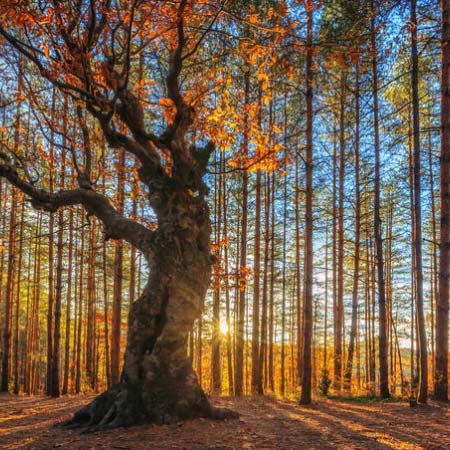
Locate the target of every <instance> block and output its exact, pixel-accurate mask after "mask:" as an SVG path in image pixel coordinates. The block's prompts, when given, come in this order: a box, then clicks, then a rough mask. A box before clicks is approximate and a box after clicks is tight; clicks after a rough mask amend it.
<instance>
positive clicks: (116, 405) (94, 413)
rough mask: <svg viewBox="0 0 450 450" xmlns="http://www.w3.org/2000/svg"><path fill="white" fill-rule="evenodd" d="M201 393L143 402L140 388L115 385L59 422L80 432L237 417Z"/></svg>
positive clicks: (237, 415) (233, 412)
mask: <svg viewBox="0 0 450 450" xmlns="http://www.w3.org/2000/svg"><path fill="white" fill-rule="evenodd" d="M201 394H202V395H201V396H200V398H198V399H197V401H196V402H194V403H192V404H191V403H188V402H186V401H185V400H183V399H182V400H180V401H178V402H176V403H174V402H173V401H172V402H168V401H167V400H166V399H163V398H160V400H159V401H158V400H157V399H155V398H154V399H153V401H151V402H144V401H143V399H142V395H141V391H140V390H138V389H136V388H133V387H130V386H129V385H126V384H119V385H116V386H113V387H112V388H110V389H109V390H108V391H106V392H104V393H103V394H101V395H99V396H98V397H96V398H95V399H94V400H93V401H92V402H91V403H90V404H89V405H87V406H85V407H83V408H81V409H80V410H79V411H77V412H76V413H75V414H74V416H73V417H72V418H71V419H69V420H67V421H66V422H63V423H62V424H61V425H62V426H65V427H67V428H82V429H83V430H82V433H93V432H97V431H102V430H107V429H113V428H119V427H129V426H132V425H137V424H139V423H156V424H163V423H165V424H167V423H176V422H178V421H179V420H184V419H193V418H196V417H204V418H207V419H213V420H225V419H238V418H239V414H238V413H237V412H235V411H232V410H230V409H227V408H217V407H213V406H211V404H210V403H209V401H208V400H207V398H206V396H205V395H204V394H203V392H202V393H201Z"/></svg>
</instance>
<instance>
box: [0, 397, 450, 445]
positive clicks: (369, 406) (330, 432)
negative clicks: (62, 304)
mask: <svg viewBox="0 0 450 450" xmlns="http://www.w3.org/2000/svg"><path fill="white" fill-rule="evenodd" d="M91 399H92V395H87V396H86V395H85V396H64V397H61V398H59V399H50V398H48V397H39V396H38V397H17V396H13V395H5V394H1V395H0V449H2V450H3V449H55V448H60V449H86V450H87V449H97V448H98V449H122V450H128V449H130V450H131V449H136V450H140V449H155V450H169V449H170V450H172V449H178V450H206V449H207V450H234V449H248V450H251V449H254V450H269V449H270V450H282V449H286V450H287V449H289V450H291V449H292V450H294V449H295V450H309V449H320V450H326V449H345V450H351V449H352V450H356V449H369V450H372V449H380V450H381V449H426V450H431V449H433V450H438V449H439V450H444V449H450V410H449V409H448V406H446V407H443V406H440V405H437V404H435V403H430V404H429V405H426V406H418V407H416V408H410V407H409V406H408V404H407V403H406V402H381V401H364V402H362V401H349V400H343V399H332V400H317V401H315V402H314V403H313V404H312V405H310V406H298V405H297V404H296V403H294V402H290V401H280V400H274V399H272V398H269V397H255V398H243V399H226V398H221V399H218V400H216V401H215V404H218V405H220V406H226V407H229V408H233V409H235V410H237V411H238V412H239V413H240V414H241V418H240V419H239V420H229V421H224V422H217V421H211V420H204V419H197V420H191V421H185V422H180V423H178V424H173V425H140V426H136V427H132V428H127V429H125V428H120V429H116V430H111V431H105V432H101V433H94V434H80V431H79V430H67V429H64V428H61V427H54V426H53V425H54V424H55V423H57V422H59V421H62V420H64V419H67V418H69V417H70V415H71V414H72V413H73V412H74V411H75V410H76V409H77V408H79V407H80V406H81V405H83V404H85V403H86V402H88V401H89V400H91Z"/></svg>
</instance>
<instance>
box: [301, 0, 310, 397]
mask: <svg viewBox="0 0 450 450" xmlns="http://www.w3.org/2000/svg"><path fill="white" fill-rule="evenodd" d="M306 9H307V14H308V20H307V22H308V25H307V26H308V31H307V50H306V155H305V164H306V195H305V280H304V304H303V358H302V392H301V397H300V404H302V405H307V404H309V403H311V373H312V367H311V347H312V329H313V320H312V319H313V317H312V306H313V305H312V303H313V298H312V284H313V241H312V240H313V2H312V1H311V0H310V1H308V2H307V5H306Z"/></svg>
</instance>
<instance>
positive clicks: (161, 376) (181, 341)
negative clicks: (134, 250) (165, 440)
mask: <svg viewBox="0 0 450 450" xmlns="http://www.w3.org/2000/svg"><path fill="white" fill-rule="evenodd" d="M153 197H154V198H153V202H152V203H157V204H155V205H154V209H155V210H156V211H157V214H158V218H159V221H158V222H159V223H158V225H159V226H158V229H157V231H155V232H154V235H153V237H152V242H151V243H150V247H151V249H152V250H151V254H149V255H146V257H147V259H148V263H149V266H150V279H149V281H148V283H147V286H146V287H145V288H144V291H143V293H142V295H141V296H140V298H139V299H138V300H136V301H135V302H134V303H133V305H132V306H131V309H130V315H129V319H128V343H127V349H126V352H125V362H124V368H123V371H122V375H121V378H120V382H119V383H118V384H116V385H114V386H113V387H111V388H110V389H109V390H108V391H106V392H105V393H103V394H101V395H100V396H99V397H97V398H96V399H95V400H94V401H93V402H92V403H91V404H90V405H88V406H87V407H85V408H83V409H82V410H80V411H79V412H77V413H76V414H75V416H74V418H73V419H72V420H71V421H70V422H69V424H81V425H87V426H92V427H94V428H95V429H101V428H110V427H117V426H128V425H133V424H135V423H138V422H143V421H150V422H155V423H167V422H171V421H173V420H178V419H179V418H190V417H199V416H200V417H211V418H217V419H221V418H233V417H237V414H235V413H233V412H231V411H228V410H223V409H217V408H213V407H212V406H211V405H210V403H209V401H208V399H207V398H206V396H205V394H204V392H203V390H202V388H201V386H200V384H199V382H198V379H197V376H196V374H195V372H194V370H193V368H192V364H191V361H190V359H189V357H188V355H187V354H186V345H187V339H188V335H189V332H190V331H191V330H192V326H193V323H194V320H195V319H197V318H198V317H199V316H200V313H201V311H202V305H203V301H204V297H205V294H206V290H207V289H208V286H209V282H210V275H211V264H212V258H211V254H210V251H209V246H208V244H209V237H210V223H209V212H208V206H207V203H206V201H205V200H204V199H203V198H202V196H199V197H192V196H190V195H189V194H188V193H186V192H182V191H176V190H175V189H174V190H172V191H171V192H170V193H167V194H166V193H159V194H158V198H156V195H154V196H153ZM163 197H164V198H163Z"/></svg>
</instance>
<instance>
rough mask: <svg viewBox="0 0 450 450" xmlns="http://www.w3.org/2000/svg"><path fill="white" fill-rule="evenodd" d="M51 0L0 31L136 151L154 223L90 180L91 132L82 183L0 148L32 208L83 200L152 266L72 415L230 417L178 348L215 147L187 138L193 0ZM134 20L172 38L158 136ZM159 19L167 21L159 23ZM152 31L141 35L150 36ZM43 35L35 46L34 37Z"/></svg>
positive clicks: (191, 308) (205, 267)
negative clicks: (114, 374)
mask: <svg viewBox="0 0 450 450" xmlns="http://www.w3.org/2000/svg"><path fill="white" fill-rule="evenodd" d="M49 5H51V6H48V7H46V8H45V9H43V10H41V9H39V8H38V7H37V6H34V4H23V5H21V6H20V7H17V8H15V9H13V8H12V6H10V8H9V9H8V11H7V15H8V17H10V18H11V20H10V21H9V23H8V25H5V24H4V23H2V25H1V26H0V34H1V35H2V36H3V38H4V39H5V40H6V41H7V42H8V43H9V45H10V47H11V48H12V49H14V50H15V51H17V52H19V53H21V54H22V55H23V56H25V57H26V58H27V59H28V61H29V62H30V63H32V64H33V65H34V67H35V68H36V69H37V70H38V72H39V73H40V75H41V77H42V79H44V81H46V82H49V83H50V84H52V85H53V86H54V87H55V88H58V89H59V90H61V91H62V92H64V93H65V94H67V95H70V96H71V97H72V99H74V101H75V102H76V104H77V108H82V109H83V110H84V111H86V112H88V113H89V114H90V115H91V117H92V118H93V119H94V120H95V121H96V123H97V124H98V126H99V127H100V128H101V130H102V133H103V136H104V138H105V139H106V141H107V142H108V144H109V146H110V147H111V148H113V149H123V150H124V151H125V152H126V153H127V154H130V155H132V156H133V157H134V158H135V159H136V160H137V161H138V162H139V164H140V167H139V171H138V172H139V177H140V180H141V182H142V183H143V184H144V185H146V187H147V189H148V193H149V194H148V195H149V203H150V205H151V207H152V209H153V211H154V212H155V214H156V217H157V222H158V227H157V229H156V230H151V229H150V228H148V227H146V226H144V225H143V224H140V223H138V222H136V221H134V220H131V219H129V218H127V217H124V216H123V215H122V214H121V213H120V212H119V211H118V210H117V209H116V208H114V207H113V205H112V203H111V202H110V200H109V199H108V197H107V196H106V195H104V194H102V193H101V192H99V190H97V189H96V186H95V180H94V179H93V174H92V171H93V167H92V164H93V152H92V148H91V146H90V145H86V144H87V139H84V145H83V146H82V148H79V149H78V151H82V152H83V158H82V160H81V161H79V160H78V158H77V151H71V154H72V156H73V158H72V162H73V164H74V166H75V167H76V170H77V179H78V187H77V188H74V189H69V190H61V191H58V192H50V191H46V190H45V189H43V188H41V187H37V186H35V184H33V183H32V182H30V180H29V179H28V178H27V176H26V168H25V166H24V164H22V165H20V164H13V163H12V162H11V158H10V155H9V154H8V153H6V152H4V151H2V152H1V153H0V158H1V163H0V176H1V177H3V178H5V179H7V180H8V181H9V182H10V183H11V184H13V185H14V186H15V187H16V188H18V189H20V190H21V191H22V192H24V193H25V194H26V195H27V196H28V197H29V198H30V199H31V202H32V204H33V205H34V206H35V207H36V208H38V209H43V210H46V211H49V212H55V211H57V210H58V209H59V208H62V207H65V206H69V205H82V206H83V207H84V208H85V209H86V211H87V212H88V214H90V215H93V216H96V217H97V218H98V219H99V220H100V221H101V222H102V223H103V225H104V228H105V234H106V237H107V238H109V239H115V240H126V241H128V242H129V243H130V244H131V245H133V246H135V247H136V248H137V249H138V250H139V251H140V252H141V253H142V254H143V255H144V257H145V258H146V259H147V262H148V265H149V267H150V278H149V280H148V283H147V285H146V287H145V289H144V291H143V293H142V295H141V296H140V297H139V299H137V300H136V301H135V302H134V303H133V305H132V306H131V309H130V314H129V320H128V324H129V331H128V342H127V348H126V353H125V361H124V367H123V371H122V375H121V379H120V382H119V383H118V384H116V385H114V386H112V387H111V388H110V389H108V390H107V391H106V392H105V393H103V394H101V395H100V396H98V397H97V398H96V399H95V400H94V401H93V402H92V403H90V404H89V405H88V406H86V407H84V408H82V409H81V410H80V411H78V412H77V413H76V414H75V416H74V417H73V419H72V420H71V421H70V422H69V423H70V424H72V425H75V424H79V425H88V426H92V427H96V428H109V427H116V426H121V425H131V424H133V423H136V422H138V421H141V420H151V421H154V422H165V421H167V420H170V418H173V417H192V416H207V417H215V418H224V417H236V414H235V413H233V412H231V411H228V410H224V409H218V408H214V407H212V406H211V405H210V403H209V401H208V400H207V398H206V396H205V394H204V392H203V390H202V389H201V387H200V385H199V383H198V380H197V377H196V375H195V373H194V371H193V368H192V365H191V361H190V360H189V358H188V357H187V355H186V352H185V349H186V343H187V337H188V334H189V332H190V330H191V329H192V325H193V322H194V320H195V319H196V318H197V317H198V316H199V315H200V312H201V305H202V303H203V299H204V296H205V293H206V290H207V288H208V285H209V280H210V275H211V265H212V263H213V259H212V258H211V253H210V249H209V245H208V244H209V239H210V228H211V227H210V219H209V209H208V204H207V201H206V195H207V192H208V189H207V187H206V185H205V183H204V181H203V179H202V178H203V175H204V173H205V170H206V164H207V161H208V159H209V155H210V154H211V152H212V150H213V148H214V146H213V144H212V143H207V144H206V145H205V146H204V147H202V148H200V147H194V146H192V147H189V145H188V142H187V141H188V138H189V130H190V127H191V126H192V125H193V123H194V118H195V111H194V108H193V106H192V105H191V104H189V103H188V101H187V100H186V97H185V95H184V93H183V91H182V89H181V86H180V75H181V73H182V70H183V64H184V62H185V60H186V59H187V58H188V57H189V56H192V55H193V54H194V53H195V52H196V51H197V49H198V47H199V46H200V44H201V42H202V40H203V38H204V33H205V31H203V32H200V34H199V35H198V36H191V37H190V39H189V41H188V38H187V36H186V26H185V25H186V21H187V20H188V19H189V17H190V8H191V6H192V5H188V2H187V1H186V0H181V1H180V2H179V3H170V4H167V3H165V2H164V3H160V2H150V3H147V2H146V3H140V2H126V3H125V2H124V3H123V4H121V5H120V6H119V7H118V8H116V7H115V6H112V3H111V2H110V1H108V0H106V1H97V2H91V7H90V8H87V9H86V10H85V9H84V4H83V3H82V2H78V3H77V5H78V7H76V6H74V5H73V4H72V3H70V2H67V3H64V4H62V3H60V2H50V3H49ZM199 8H201V6H199ZM204 8H206V9H207V8H208V5H205V6H204ZM208 11H209V10H208ZM208 11H206V12H208ZM215 11H216V10H215V9H213V13H211V11H209V16H208V17H211V19H210V21H212V23H214V22H215V20H216V19H217V16H218V15H217V13H216V12H215ZM192 16H193V17H194V18H195V17H198V16H197V15H194V14H193V15H192ZM69 18H70V20H69ZM135 26H136V27H139V29H140V30H145V29H149V28H150V29H156V30H157V33H156V37H161V36H162V37H161V39H163V38H164V37H165V38H167V36H169V37H170V40H169V41H168V42H167V45H168V46H169V48H170V55H169V58H168V60H169V62H168V70H167V75H166V78H165V80H166V91H167V97H166V98H164V99H163V100H162V106H163V107H165V108H166V113H167V114H166V124H167V125H166V127H165V129H164V131H163V132H162V133H161V134H159V135H157V134H155V133H151V132H149V131H148V130H147V126H146V122H145V118H144V111H143V107H142V104H141V103H140V101H139V99H138V98H137V96H136V95H135V93H134V91H133V86H132V64H131V58H132V55H133V51H134V50H135V48H134V45H135V44H136V42H135V39H134V32H135ZM209 26H210V27H211V26H212V25H211V24H210V25H209ZM25 27H26V29H27V33H26V34H25V36H26V37H23V35H24V34H23V33H22V31H23V30H24V28H25ZM166 27H167V28H168V29H169V31H168V32H166V33H164V32H163V30H164V31H165V30H167V28H166ZM197 29H198V28H197ZM207 30H208V28H206V31H207ZM144 38H145V36H144ZM152 38H153V39H154V38H155V36H152V35H150V37H148V39H150V42H151V40H152ZM43 39H44V40H45V42H44V43H43V45H44V48H43V50H41V49H39V47H38V46H39V44H40V43H42V40H43ZM188 42H189V43H190V44H189V45H188ZM106 43H110V44H106ZM192 43H194V44H192ZM192 45H193V46H192ZM119 49H120V51H119ZM86 131H87V132H89V131H90V130H88V129H87V128H84V129H83V130H82V132H83V134H84V133H86ZM91 131H92V130H91ZM163 154H167V155H168V156H169V158H168V159H169V161H170V164H169V165H166V166H165V165H164V164H163V159H162V155H163ZM19 161H20V159H19ZM24 169H25V170H24Z"/></svg>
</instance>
